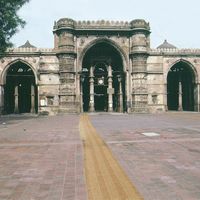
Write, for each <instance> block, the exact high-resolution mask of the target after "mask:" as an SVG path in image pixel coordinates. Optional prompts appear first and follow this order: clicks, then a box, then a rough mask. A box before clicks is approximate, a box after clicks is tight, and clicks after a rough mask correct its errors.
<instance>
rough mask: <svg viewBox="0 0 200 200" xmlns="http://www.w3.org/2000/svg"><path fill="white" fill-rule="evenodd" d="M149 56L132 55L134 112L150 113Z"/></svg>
mask: <svg viewBox="0 0 200 200" xmlns="http://www.w3.org/2000/svg"><path fill="white" fill-rule="evenodd" d="M146 62H147V55H146V54H136V55H132V101H133V102H132V111H133V112H148V88H147V71H146V67H147V63H146Z"/></svg>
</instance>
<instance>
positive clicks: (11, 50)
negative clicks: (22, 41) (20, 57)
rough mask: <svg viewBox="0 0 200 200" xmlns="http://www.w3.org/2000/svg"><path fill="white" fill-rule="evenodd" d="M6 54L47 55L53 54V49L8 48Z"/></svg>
mask: <svg viewBox="0 0 200 200" xmlns="http://www.w3.org/2000/svg"><path fill="white" fill-rule="evenodd" d="M7 52H8V53H40V52H41V53H42V52H44V53H48V52H54V49H53V48H8V50H7Z"/></svg>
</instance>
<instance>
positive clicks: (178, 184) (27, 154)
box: [0, 112, 200, 200]
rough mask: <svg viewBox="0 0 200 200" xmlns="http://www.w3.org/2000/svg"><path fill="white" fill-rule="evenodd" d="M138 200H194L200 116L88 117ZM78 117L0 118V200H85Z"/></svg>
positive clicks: (198, 192) (198, 188) (199, 170)
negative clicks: (138, 196) (125, 176)
mask: <svg viewBox="0 0 200 200" xmlns="http://www.w3.org/2000/svg"><path fill="white" fill-rule="evenodd" d="M89 119H90V121H91V123H92V125H93V126H94V127H95V129H96V131H97V132H98V134H99V135H100V136H101V137H102V139H103V140H104V142H105V143H106V144H107V145H108V147H109V148H110V149H111V151H112V153H113V155H114V156H115V158H116V159H117V160H118V162H119V164H120V165H121V167H122V168H123V170H124V171H125V173H126V174H127V175H128V177H129V178H130V180H131V181H132V183H133V185H134V186H135V187H136V188H137V190H138V191H139V193H140V194H141V196H142V197H143V198H144V199H145V200H199V199H200V123H199V122H200V114H199V113H189V112H188V113H186V112H182V113H176V112H174V113H173V112H171V113H170V112H169V113H166V114H155V115H153V114H133V115H128V114H105V113H100V114H89ZM79 120H80V116H79V115H63V116H55V117H36V116H26V115H24V116H19V117H16V116H6V117H5V116H3V117H0V200H64V199H67V200H73V199H77V200H79V199H80V200H86V199H87V198H88V197H87V196H88V195H87V186H86V180H85V175H84V146H83V143H82V141H81V139H80V135H79Z"/></svg>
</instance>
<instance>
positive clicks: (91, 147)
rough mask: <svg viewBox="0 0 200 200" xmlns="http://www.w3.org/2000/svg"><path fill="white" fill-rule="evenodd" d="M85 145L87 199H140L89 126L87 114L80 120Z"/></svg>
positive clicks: (92, 128) (141, 198) (108, 150)
mask: <svg viewBox="0 0 200 200" xmlns="http://www.w3.org/2000/svg"><path fill="white" fill-rule="evenodd" d="M79 128H80V136H81V139H82V141H83V144H84V168H85V176H86V184H87V190H88V199H89V200H143V197H142V196H141V195H140V194H139V193H138V191H137V190H136V188H135V187H134V185H133V184H132V182H131V181H130V179H129V178H128V176H127V175H126V174H125V172H124V170H123V169H122V168H121V167H120V165H119V163H118V162H117V160H116V159H115V158H114V157H113V155H112V152H111V151H110V149H109V148H108V146H107V145H106V144H105V142H104V141H103V140H102V139H101V137H100V136H99V135H98V133H97V131H96V130H95V128H94V127H93V126H92V124H91V122H90V120H89V117H88V115H86V114H83V115H81V118H80V127H79Z"/></svg>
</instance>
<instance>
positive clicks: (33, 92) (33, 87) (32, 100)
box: [31, 85, 35, 113]
mask: <svg viewBox="0 0 200 200" xmlns="http://www.w3.org/2000/svg"><path fill="white" fill-rule="evenodd" d="M31 113H35V86H34V85H31Z"/></svg>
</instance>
